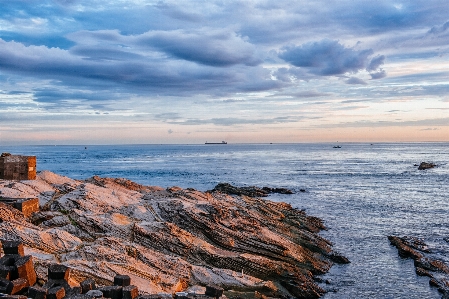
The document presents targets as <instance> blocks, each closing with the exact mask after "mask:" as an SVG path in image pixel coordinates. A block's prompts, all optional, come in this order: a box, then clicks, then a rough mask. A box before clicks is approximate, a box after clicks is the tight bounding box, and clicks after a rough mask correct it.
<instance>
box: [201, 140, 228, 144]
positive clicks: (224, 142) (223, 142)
mask: <svg viewBox="0 0 449 299" xmlns="http://www.w3.org/2000/svg"><path fill="white" fill-rule="evenodd" d="M205 144H228V143H227V142H226V141H222V142H207V141H206V143H205Z"/></svg>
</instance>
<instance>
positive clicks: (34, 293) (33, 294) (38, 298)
mask: <svg viewBox="0 0 449 299" xmlns="http://www.w3.org/2000/svg"><path fill="white" fill-rule="evenodd" d="M47 292H48V290H46V289H44V288H41V287H38V286H35V287H30V288H28V297H29V298H33V299H47Z"/></svg>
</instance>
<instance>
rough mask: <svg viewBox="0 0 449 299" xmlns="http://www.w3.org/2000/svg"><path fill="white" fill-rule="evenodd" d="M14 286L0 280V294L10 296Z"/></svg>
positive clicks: (2, 279) (9, 282)
mask: <svg viewBox="0 0 449 299" xmlns="http://www.w3.org/2000/svg"><path fill="white" fill-rule="evenodd" d="M13 287H14V285H13V283H12V282H11V281H9V280H7V279H4V278H0V293H3V294H11V291H12V289H13Z"/></svg>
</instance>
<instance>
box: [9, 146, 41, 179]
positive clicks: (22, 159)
mask: <svg viewBox="0 0 449 299" xmlns="http://www.w3.org/2000/svg"><path fill="white" fill-rule="evenodd" d="M0 179H4V180H35V179H36V156H18V155H11V154H8V153H3V154H2V155H1V156H0Z"/></svg>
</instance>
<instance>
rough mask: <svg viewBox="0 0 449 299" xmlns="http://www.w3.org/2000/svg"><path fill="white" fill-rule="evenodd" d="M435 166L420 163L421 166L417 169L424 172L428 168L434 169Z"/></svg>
mask: <svg viewBox="0 0 449 299" xmlns="http://www.w3.org/2000/svg"><path fill="white" fill-rule="evenodd" d="M435 166H436V165H435V164H433V163H428V162H421V164H419V167H418V169H419V170H425V169H429V168H434V167H435Z"/></svg>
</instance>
